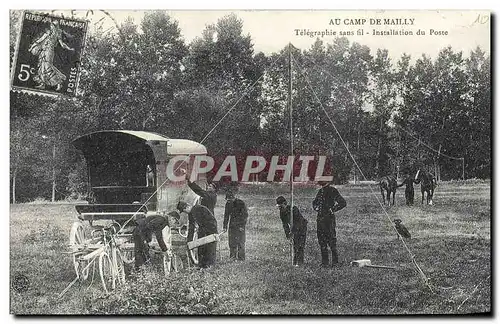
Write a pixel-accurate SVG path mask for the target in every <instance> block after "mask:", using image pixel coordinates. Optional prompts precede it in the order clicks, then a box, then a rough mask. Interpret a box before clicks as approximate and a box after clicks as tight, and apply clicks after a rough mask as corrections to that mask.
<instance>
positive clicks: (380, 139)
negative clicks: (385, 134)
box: [375, 118, 382, 178]
mask: <svg viewBox="0 0 500 324" xmlns="http://www.w3.org/2000/svg"><path fill="white" fill-rule="evenodd" d="M381 150H382V118H380V128H379V130H378V145H377V160H376V161H375V170H376V171H377V177H379V178H380V177H381V176H382V174H381V172H380V158H381Z"/></svg>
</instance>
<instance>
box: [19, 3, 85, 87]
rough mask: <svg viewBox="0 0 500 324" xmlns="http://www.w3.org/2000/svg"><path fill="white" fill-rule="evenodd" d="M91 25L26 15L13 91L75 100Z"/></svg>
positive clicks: (61, 18)
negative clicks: (82, 58)
mask: <svg viewBox="0 0 500 324" xmlns="http://www.w3.org/2000/svg"><path fill="white" fill-rule="evenodd" d="M87 25H88V22H87V21H85V20H80V19H74V18H64V17H58V16H55V15H49V14H42V13H36V12H31V11H25V12H24V13H23V15H22V25H21V31H20V33H19V36H18V37H19V38H18V43H17V49H16V55H15V57H14V66H13V68H12V76H11V85H12V88H13V89H16V90H24V91H35V92H39V93H43V94H53V95H65V96H71V97H73V96H75V95H76V93H77V89H78V81H79V77H80V62H81V57H82V55H83V50H84V47H85V37H86V34H87Z"/></svg>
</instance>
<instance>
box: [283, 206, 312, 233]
mask: <svg viewBox="0 0 500 324" xmlns="http://www.w3.org/2000/svg"><path fill="white" fill-rule="evenodd" d="M290 209H291V206H287V207H286V208H284V209H280V218H281V222H282V223H283V229H284V230H285V235H286V237H287V238H288V237H290V234H295V233H299V232H300V230H301V229H303V228H304V227H305V226H307V219H305V218H304V217H303V216H302V214H301V213H300V211H299V209H298V208H297V206H293V224H292V228H291V230H290Z"/></svg>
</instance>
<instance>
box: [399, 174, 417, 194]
mask: <svg viewBox="0 0 500 324" xmlns="http://www.w3.org/2000/svg"><path fill="white" fill-rule="evenodd" d="M414 183H415V179H413V177H410V176H409V177H406V179H404V180H403V183H402V184H400V185H398V188H399V187H402V186H404V185H406V191H412V190H413V184H414Z"/></svg>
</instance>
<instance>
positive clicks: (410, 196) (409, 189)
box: [398, 171, 415, 206]
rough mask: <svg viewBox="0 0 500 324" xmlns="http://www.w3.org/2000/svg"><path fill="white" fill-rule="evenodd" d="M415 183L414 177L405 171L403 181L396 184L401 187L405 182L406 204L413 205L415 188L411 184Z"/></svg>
mask: <svg viewBox="0 0 500 324" xmlns="http://www.w3.org/2000/svg"><path fill="white" fill-rule="evenodd" d="M414 183H415V179H414V178H413V177H412V176H411V174H410V172H408V171H407V172H406V178H405V179H404V180H403V183H402V184H400V185H398V188H399V187H402V186H404V185H405V184H406V188H405V199H406V205H407V206H413V200H414V198H415V189H414V188H413V184H414Z"/></svg>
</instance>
